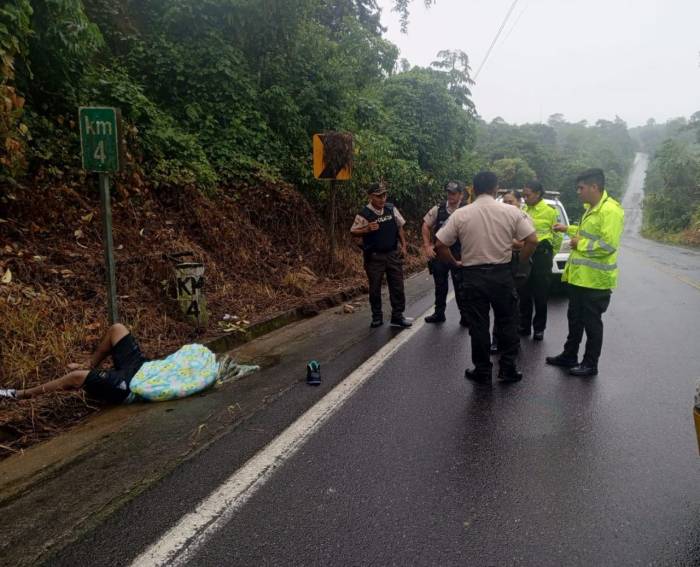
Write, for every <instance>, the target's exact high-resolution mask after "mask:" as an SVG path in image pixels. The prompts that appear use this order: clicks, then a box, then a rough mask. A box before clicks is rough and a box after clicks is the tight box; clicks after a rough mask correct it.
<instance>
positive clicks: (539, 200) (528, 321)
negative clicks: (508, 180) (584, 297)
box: [518, 181, 561, 341]
mask: <svg viewBox="0 0 700 567" xmlns="http://www.w3.org/2000/svg"><path fill="white" fill-rule="evenodd" d="M523 198H524V199H525V204H526V206H525V212H526V213H527V214H528V216H529V217H530V218H531V219H532V223H533V224H534V225H535V231H536V232H537V240H538V241H539V244H538V245H537V249H536V250H535V253H534V254H533V255H532V271H531V272H530V277H529V278H528V280H527V283H526V284H525V285H524V286H522V287H521V288H520V289H519V290H518V293H519V295H520V324H519V326H518V332H519V333H520V335H521V336H524V337H526V336H529V335H530V330H532V333H533V335H532V338H533V339H535V340H536V341H541V340H542V339H543V338H544V329H545V327H546V326H547V298H548V297H549V281H550V279H551V278H552V258H553V257H554V242H555V241H559V242H561V241H560V240H559V239H557V238H555V233H554V225H555V224H556V223H557V212H556V211H555V210H554V208H553V207H551V206H549V205H548V204H547V203H546V202H545V201H544V188H543V187H542V183H540V182H539V181H530V182H529V183H527V184H526V185H525V188H524V189H523ZM557 236H559V235H557ZM533 307H534V310H533ZM533 311H534V318H533Z"/></svg>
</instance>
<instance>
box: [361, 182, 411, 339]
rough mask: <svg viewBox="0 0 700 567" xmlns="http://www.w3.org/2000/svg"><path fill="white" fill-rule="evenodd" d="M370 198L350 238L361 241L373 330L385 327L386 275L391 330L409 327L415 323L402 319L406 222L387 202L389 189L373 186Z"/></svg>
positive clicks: (368, 192) (404, 298)
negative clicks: (360, 239) (359, 237)
mask: <svg viewBox="0 0 700 567" xmlns="http://www.w3.org/2000/svg"><path fill="white" fill-rule="evenodd" d="M367 194H368V196H369V203H368V204H367V205H366V206H365V207H364V209H362V210H361V211H360V213H359V214H358V215H357V216H356V217H355V222H354V223H353V225H352V228H351V229H350V234H352V235H353V236H361V237H362V250H363V255H364V264H365V272H367V279H368V280H369V302H370V305H371V307H372V323H371V325H370V326H371V327H379V326H380V325H382V324H383V323H384V316H383V313H382V280H383V278H384V274H385V273H386V279H387V283H388V285H389V300H390V302H391V326H392V327H400V328H405V327H410V326H411V325H412V324H413V323H412V322H411V320H410V319H407V318H406V317H404V316H403V312H404V310H405V308H406V296H405V294H404V287H403V258H404V257H405V256H406V236H405V235H404V231H403V225H404V224H406V221H405V220H404V218H403V217H402V216H401V213H400V212H399V210H398V209H397V208H396V207H395V206H394V205H392V204H391V203H387V202H386V189H385V188H384V186H383V185H381V184H380V183H372V184H370V186H369V188H368V189H367ZM399 246H400V248H399Z"/></svg>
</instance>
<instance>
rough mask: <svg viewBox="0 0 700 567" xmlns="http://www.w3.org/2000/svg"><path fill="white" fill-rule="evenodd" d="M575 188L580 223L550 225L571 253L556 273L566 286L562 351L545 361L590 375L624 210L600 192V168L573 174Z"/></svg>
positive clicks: (595, 364) (595, 362)
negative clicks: (566, 330) (567, 240)
mask: <svg viewBox="0 0 700 567" xmlns="http://www.w3.org/2000/svg"><path fill="white" fill-rule="evenodd" d="M576 190H577V192H578V194H579V197H580V199H581V200H582V201H583V203H584V207H585V208H586V212H585V213H584V215H583V218H582V219H581V224H580V225H578V226H573V225H572V226H569V227H567V226H564V225H560V224H557V225H555V227H554V228H555V230H557V231H559V232H567V233H568V234H569V235H570V236H572V239H571V255H570V256H569V260H568V262H567V263H566V267H565V268H564V274H563V276H562V280H563V281H565V282H567V283H568V284H569V286H568V289H569V309H568V312H567V318H568V320H569V335H568V337H567V339H566V344H565V345H564V351H563V352H562V353H561V354H558V355H557V356H548V357H547V363H548V364H552V365H555V366H562V367H565V368H569V374H571V375H573V376H595V375H596V374H598V359H599V358H600V352H601V348H602V345H603V320H602V315H603V313H605V311H606V310H607V308H608V305H609V304H610V295H611V293H612V290H613V289H614V288H615V287H616V286H617V274H618V270H617V250H618V247H619V245H620V237H621V236H622V230H623V226H624V218H625V213H624V211H623V209H622V207H621V206H620V203H618V202H617V201H616V200H615V199H613V198H612V197H610V196H609V195H608V193H607V191H605V175H604V173H603V171H602V170H601V169H589V170H587V171H584V172H583V173H582V174H581V175H579V176H578V177H577V179H576ZM584 331H585V332H586V350H585V353H584V355H583V359H582V360H581V363H580V364H579V362H578V351H579V345H580V344H581V340H582V339H583V332H584Z"/></svg>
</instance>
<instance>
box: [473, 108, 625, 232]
mask: <svg viewBox="0 0 700 567" xmlns="http://www.w3.org/2000/svg"><path fill="white" fill-rule="evenodd" d="M477 140H478V142H477V151H478V153H479V154H480V155H482V156H483V157H484V158H485V159H486V161H487V165H489V166H490V167H492V168H493V169H494V171H496V172H497V173H498V174H499V177H500V179H501V186H503V187H522V185H523V183H524V182H525V181H526V180H527V178H528V177H531V176H532V173H533V172H534V174H535V175H536V177H537V178H538V179H540V180H541V181H542V183H543V184H544V186H545V188H546V189H548V190H552V191H559V192H561V200H562V202H563V203H564V205H565V207H566V209H567V211H568V213H569V217H571V218H572V219H576V218H578V217H579V216H580V215H581V212H582V207H581V203H580V201H579V200H578V197H577V195H576V190H575V183H574V180H575V178H576V175H578V174H579V173H580V172H581V171H583V170H584V169H587V168H589V167H601V168H602V169H603V170H604V171H605V175H606V182H607V189H608V191H609V192H610V193H611V194H612V195H613V196H615V197H617V198H620V197H621V194H622V191H623V188H624V182H625V178H626V175H627V172H628V170H629V167H630V165H631V163H632V159H633V158H634V152H635V149H636V144H635V142H634V141H633V140H632V139H631V138H630V136H629V133H628V130H627V125H626V124H625V122H624V121H622V120H621V119H619V118H616V119H615V120H614V121H612V122H611V121H609V120H598V121H597V122H596V123H595V124H594V125H592V126H589V125H588V124H587V123H586V122H578V123H570V122H567V121H566V120H565V119H564V117H563V116H562V115H561V114H554V115H552V116H550V117H549V120H548V121H547V124H524V125H521V126H514V125H511V124H506V123H505V122H504V121H503V120H501V119H499V118H497V119H495V120H493V121H492V122H490V123H488V124H487V123H484V122H482V123H480V124H479V127H478V131H477Z"/></svg>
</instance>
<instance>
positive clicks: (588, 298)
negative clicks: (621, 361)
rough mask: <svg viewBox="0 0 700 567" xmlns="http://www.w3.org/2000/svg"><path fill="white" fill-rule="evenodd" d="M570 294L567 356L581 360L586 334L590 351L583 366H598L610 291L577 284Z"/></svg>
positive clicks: (587, 349)
mask: <svg viewBox="0 0 700 567" xmlns="http://www.w3.org/2000/svg"><path fill="white" fill-rule="evenodd" d="M568 291H569V310H568V311H567V314H566V315H567V318H568V319H569V336H568V337H567V338H566V344H565V345H564V355H565V356H567V357H570V358H576V359H578V350H579V345H580V344H581V340H582V339H583V332H584V331H586V351H585V353H584V355H583V360H582V361H581V362H582V364H587V365H590V366H594V367H596V368H597V367H598V359H599V358H600V351H601V349H602V347H603V318H602V317H603V313H605V311H607V309H608V305H610V295H611V292H610V290H609V289H591V288H587V287H580V286H575V285H569V286H568Z"/></svg>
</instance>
